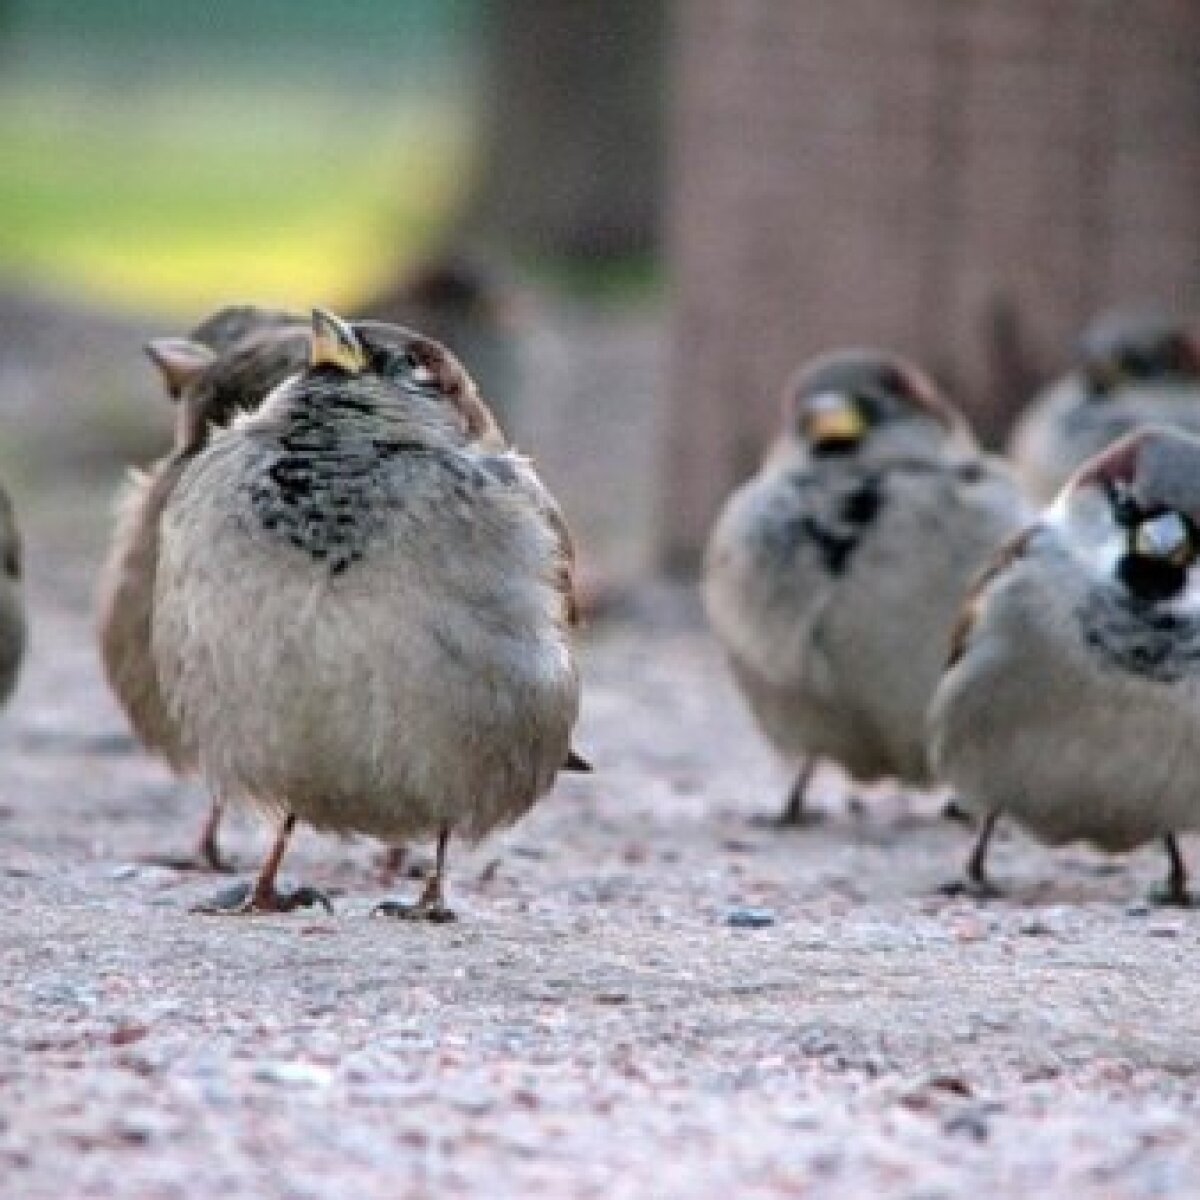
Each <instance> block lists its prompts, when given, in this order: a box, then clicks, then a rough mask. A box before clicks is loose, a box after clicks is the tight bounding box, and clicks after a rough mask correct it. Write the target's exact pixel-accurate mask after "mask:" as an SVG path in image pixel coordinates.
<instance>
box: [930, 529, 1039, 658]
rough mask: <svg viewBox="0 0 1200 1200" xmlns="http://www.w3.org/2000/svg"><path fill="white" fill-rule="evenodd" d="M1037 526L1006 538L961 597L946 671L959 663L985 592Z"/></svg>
mask: <svg viewBox="0 0 1200 1200" xmlns="http://www.w3.org/2000/svg"><path fill="white" fill-rule="evenodd" d="M1036 529H1037V526H1036V525H1030V526H1029V527H1028V528H1026V529H1023V530H1021V532H1020V533H1018V534H1017V535H1016V536H1015V537H1011V538H1009V539H1008V541H1007V542H1005V543H1004V544H1003V545H1002V546H1001V547H1000V548H999V549H998V550H997V551H996V553H995V554H994V555H992V558H991V561H990V562H988V564H987V566H985V567H984V568H983V570H982V571H980V572H979V574H978V575H977V576H976V577H975V581H974V582H973V583H972V584H971V586H970V587H969V588H968V589H967V595H966V598H965V599H964V600H963V605H962V608H961V609H959V613H958V619H957V620H956V621H955V622H954V628H953V629H952V630H951V632H950V653H949V655H948V656H947V658H946V667H945V669H946V670H947V671H949V670H950V668H951V667H953V666H954V665H955V664H956V663H958V662H959V660H960V659H961V658H962V656H963V655H964V654H966V652H967V646H968V645H969V643H970V641H971V633H972V631H973V630H974V628H975V622H976V621H977V620H978V619H979V613H980V609H981V607H982V604H983V595H984V593H985V592H986V591H987V589H988V588H989V587H991V585H992V583H993V582H994V581H995V580H996V579H998V578H999V577H1000V576H1001V575H1003V574H1004V572H1005V571H1007V570H1008V568H1009V567H1011V566H1012V565H1013V563H1015V562H1017V560H1018V559H1020V558H1021V557H1022V555H1024V553H1025V549H1026V547H1027V546H1028V545H1029V540H1030V538H1031V537H1032V536H1033V534H1034V531H1035V530H1036Z"/></svg>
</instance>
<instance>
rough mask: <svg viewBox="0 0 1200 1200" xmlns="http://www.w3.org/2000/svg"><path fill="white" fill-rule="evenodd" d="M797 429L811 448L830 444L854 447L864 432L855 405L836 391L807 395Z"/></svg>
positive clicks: (863, 426)
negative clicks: (798, 428)
mask: <svg viewBox="0 0 1200 1200" xmlns="http://www.w3.org/2000/svg"><path fill="white" fill-rule="evenodd" d="M800 431H801V433H802V434H803V435H804V438H805V440H806V441H807V442H808V444H809V445H810V446H812V447H813V448H814V449H820V448H821V447H826V446H833V445H845V446H855V445H857V444H858V443H859V442H861V441H862V438H863V434H865V433H866V431H867V425H866V422H865V421H864V420H863V416H862V413H861V412H859V409H858V405H857V404H855V403H854V401H853V400H852V399H851V398H850V397H849V396H843V395H842V394H841V393H839V392H821V393H820V394H819V395H817V396H810V397H809V398H808V399H807V400H806V401H805V402H804V405H803V408H802V409H801V413H800Z"/></svg>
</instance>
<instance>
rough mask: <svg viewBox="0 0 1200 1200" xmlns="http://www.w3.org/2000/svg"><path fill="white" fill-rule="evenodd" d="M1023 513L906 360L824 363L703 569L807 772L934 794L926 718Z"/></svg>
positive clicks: (795, 388) (763, 719)
mask: <svg viewBox="0 0 1200 1200" xmlns="http://www.w3.org/2000/svg"><path fill="white" fill-rule="evenodd" d="M1024 516H1025V511H1024V507H1023V504H1022V502H1021V500H1020V498H1019V496H1018V494H1017V491H1016V488H1015V486H1014V484H1013V483H1012V481H1011V479H1010V478H1009V476H1008V475H1007V473H1006V472H1005V470H1004V468H1003V467H1001V466H1000V465H999V464H997V463H996V462H994V461H993V460H991V459H989V458H987V457H985V456H983V455H982V454H980V452H979V451H978V450H977V449H976V448H975V446H974V444H973V443H972V441H971V438H970V435H969V433H967V431H966V428H965V426H964V425H963V423H962V420H961V418H959V417H958V416H957V414H955V413H954V412H953V411H952V410H951V409H950V408H949V407H948V406H947V404H946V403H945V401H944V400H943V399H942V398H941V396H940V395H939V393H938V392H937V390H936V388H935V387H934V385H933V383H932V382H931V381H930V380H929V379H928V378H927V377H926V376H925V375H924V374H922V373H921V372H920V371H918V370H917V369H916V368H915V367H913V366H912V365H911V364H908V363H906V362H904V361H903V360H901V359H899V358H897V357H895V356H893V355H889V354H884V353H880V352H876V351H846V352H841V353H837V354H832V355H827V356H825V357H823V358H820V359H817V360H815V361H814V362H813V363H811V364H810V365H808V366H807V367H806V368H804V369H803V370H802V371H800V372H799V373H798V374H797V375H796V377H795V378H794V379H793V380H792V381H791V382H790V383H789V385H788V387H787V389H786V391H785V400H784V427H783V430H782V432H781V434H780V436H779V438H778V440H777V441H776V443H775V445H774V447H773V448H772V450H771V451H770V453H769V455H768V456H767V459H766V462H765V463H764V465H763V467H762V469H761V470H760V471H759V472H758V474H757V475H755V476H754V478H753V479H751V480H750V481H749V482H748V483H746V484H745V485H743V486H742V487H741V488H740V489H739V490H738V491H737V492H735V493H734V494H733V496H732V497H731V498H730V500H729V501H728V503H727V504H726V506H725V508H724V510H723V512H722V513H721V515H720V517H719V519H718V521H717V523H716V526H715V528H714V530H713V533H712V536H711V539H710V542H709V546H708V551H707V555H706V559H705V572H704V597H705V603H706V608H707V611H708V616H709V620H710V623H711V625H712V627H713V630H714V631H715V633H716V635H717V637H718V638H719V640H720V641H721V643H722V645H723V646H724V648H725V650H726V652H727V653H728V656H729V661H730V664H731V667H732V669H733V673H734V676H735V678H736V679H737V682H738V684H739V686H740V688H741V690H742V693H743V695H744V696H745V697H746V700H747V702H748V703H749V705H750V708H751V710H752V711H753V713H754V716H755V717H756V719H757V721H758V724H759V726H760V727H761V729H762V731H763V732H764V734H765V735H766V736H767V738H768V740H769V741H770V742H771V743H772V745H773V746H774V747H775V748H776V750H777V751H779V753H780V754H782V755H784V756H785V757H787V758H789V759H791V760H793V761H795V760H802V761H804V762H805V763H806V764H807V765H806V766H805V767H803V768H802V770H801V773H800V776H799V778H798V780H797V785H796V787H795V788H794V789H793V792H792V795H791V797H790V798H789V803H788V807H787V809H786V810H785V812H784V814H783V818H781V819H782V820H784V821H785V822H787V823H791V822H793V821H796V820H798V819H799V818H800V816H801V812H802V803H803V791H804V788H805V786H806V785H807V782H808V774H809V766H810V765H811V763H812V762H813V761H814V760H815V759H816V758H829V759H832V760H834V761H835V762H837V763H839V764H840V765H841V766H842V767H843V768H844V769H845V770H846V771H847V772H848V773H849V774H850V775H852V776H853V777H855V778H856V779H858V780H860V781H871V780H876V779H880V778H894V779H897V780H901V781H903V782H906V783H911V784H917V785H921V784H925V783H927V782H928V781H929V771H928V763H927V758H926V752H925V736H924V717H925V709H926V707H927V705H928V702H929V697H930V695H931V694H932V691H933V687H934V684H935V683H936V682H937V678H938V674H939V672H940V669H941V666H942V663H943V662H944V661H945V653H946V645H947V640H948V638H949V632H950V627H951V625H952V623H953V619H954V615H955V613H956V611H957V608H958V604H959V601H960V599H961V597H962V594H963V591H964V590H965V588H966V586H967V584H968V582H969V580H970V579H971V577H972V575H973V574H974V573H975V571H976V570H977V569H978V568H979V566H980V565H981V563H982V562H984V561H985V560H986V558H987V556H988V554H989V553H990V552H991V551H992V550H993V549H994V548H995V546H996V545H997V544H999V542H1001V541H1002V540H1003V539H1004V538H1005V537H1006V536H1007V535H1008V534H1010V533H1011V532H1012V531H1013V530H1014V529H1015V528H1017V527H1018V526H1019V524H1020V522H1021V521H1022V520H1023V518H1024Z"/></svg>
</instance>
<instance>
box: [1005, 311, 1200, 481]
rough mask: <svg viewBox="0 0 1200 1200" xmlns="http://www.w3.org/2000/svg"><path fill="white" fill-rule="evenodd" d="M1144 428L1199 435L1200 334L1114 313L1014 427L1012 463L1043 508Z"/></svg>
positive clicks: (1174, 323) (1164, 321) (1179, 324)
mask: <svg viewBox="0 0 1200 1200" xmlns="http://www.w3.org/2000/svg"><path fill="white" fill-rule="evenodd" d="M1147 424H1153V425H1166V426H1173V427H1175V428H1179V429H1184V430H1186V431H1187V432H1189V433H1193V434H1200V330H1198V329H1197V328H1195V327H1194V326H1189V325H1188V324H1187V323H1186V322H1184V321H1182V320H1178V319H1172V318H1169V317H1166V316H1162V315H1159V314H1152V313H1143V314H1120V313H1114V314H1110V315H1108V316H1106V317H1102V318H1100V319H1098V320H1097V321H1095V322H1094V323H1093V324H1092V325H1091V326H1090V327H1089V329H1088V330H1087V331H1086V332H1085V333H1084V335H1083V337H1082V339H1081V340H1080V345H1079V353H1078V361H1077V362H1076V364H1075V366H1074V368H1073V369H1072V370H1071V371H1070V372H1069V373H1068V374H1067V375H1065V376H1064V377H1063V378H1062V379H1060V380H1059V381H1058V382H1057V383H1055V384H1053V385H1052V386H1051V387H1050V388H1048V389H1047V390H1046V391H1045V392H1044V393H1043V394H1042V395H1041V396H1039V397H1038V398H1037V399H1035V400H1034V402H1033V404H1032V405H1031V406H1030V407H1029V408H1028V409H1027V410H1026V412H1025V414H1024V415H1023V416H1022V418H1021V419H1020V421H1018V423H1017V425H1016V428H1015V429H1014V432H1013V438H1012V443H1011V448H1012V457H1013V460H1014V462H1015V463H1016V466H1017V469H1018V472H1019V474H1020V475H1021V476H1022V477H1023V478H1024V480H1025V481H1026V483H1027V485H1028V487H1029V488H1030V490H1031V491H1032V492H1033V493H1034V494H1035V495H1036V496H1037V497H1038V499H1039V500H1040V501H1042V502H1043V503H1048V502H1049V501H1050V500H1051V499H1053V497H1054V496H1055V495H1056V494H1057V493H1058V491H1059V490H1060V489H1061V488H1062V486H1063V484H1065V483H1066V481H1067V479H1068V478H1069V477H1070V476H1071V474H1072V473H1073V472H1074V471H1075V469H1076V468H1077V467H1079V466H1080V464H1081V463H1083V462H1085V461H1086V460H1088V459H1090V458H1092V457H1093V456H1094V455H1096V454H1099V453H1100V451H1101V450H1103V449H1104V448H1105V447H1106V446H1109V445H1111V444H1112V443H1113V442H1115V441H1116V440H1117V439H1118V438H1120V437H1123V436H1124V435H1125V434H1127V433H1130V432H1132V431H1133V430H1134V429H1136V428H1137V427H1138V426H1140V425H1147Z"/></svg>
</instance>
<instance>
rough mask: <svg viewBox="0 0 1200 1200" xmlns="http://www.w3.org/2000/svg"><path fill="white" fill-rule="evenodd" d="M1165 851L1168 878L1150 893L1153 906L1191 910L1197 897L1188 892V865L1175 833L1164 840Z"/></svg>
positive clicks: (1169, 834)
mask: <svg viewBox="0 0 1200 1200" xmlns="http://www.w3.org/2000/svg"><path fill="white" fill-rule="evenodd" d="M1163 849H1164V850H1166V852H1167V878H1166V879H1165V880H1164V881H1163V882H1162V884H1160V885H1159V886H1158V887H1156V888H1154V889H1153V890H1152V891H1151V893H1150V902H1151V903H1152V904H1161V905H1164V906H1174V907H1176V908H1191V907H1192V906H1193V905H1194V904H1195V903H1196V900H1195V897H1193V895H1192V893H1191V892H1190V891H1188V877H1187V864H1186V863H1185V862H1184V861H1183V854H1182V853H1181V852H1180V849H1179V843H1178V842H1177V841H1176V840H1175V835H1174V834H1173V833H1168V834H1167V835H1166V836H1165V837H1164V838H1163Z"/></svg>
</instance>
